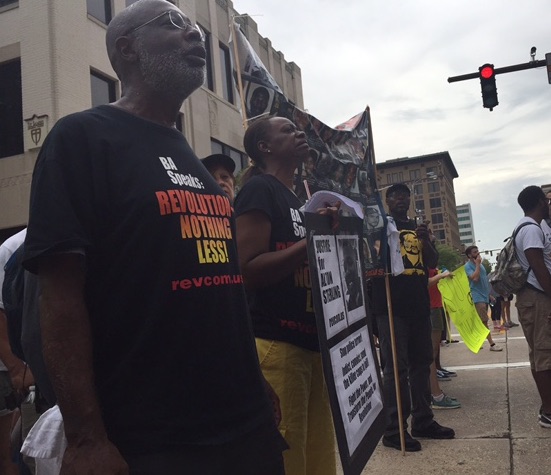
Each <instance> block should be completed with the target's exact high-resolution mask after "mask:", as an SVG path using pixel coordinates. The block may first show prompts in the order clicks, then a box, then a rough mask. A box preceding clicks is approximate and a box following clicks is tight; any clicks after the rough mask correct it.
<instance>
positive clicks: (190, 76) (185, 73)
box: [138, 47, 205, 99]
mask: <svg viewBox="0 0 551 475" xmlns="http://www.w3.org/2000/svg"><path fill="white" fill-rule="evenodd" d="M138 55H139V62H140V71H141V73H142V77H143V80H144V82H145V84H147V85H148V86H149V87H150V88H151V89H153V90H154V91H156V92H161V93H164V94H167V95H170V96H177V97H180V98H182V99H185V98H186V97H188V96H189V95H191V93H192V92H193V91H195V90H196V89H197V88H199V87H200V86H201V85H202V84H203V83H204V81H205V68H204V67H203V68H201V67H198V66H190V65H188V64H187V63H186V61H185V59H183V56H182V52H181V51H167V52H166V53H162V54H156V55H150V54H149V53H148V52H147V51H146V50H145V48H141V47H140V48H139V50H138Z"/></svg>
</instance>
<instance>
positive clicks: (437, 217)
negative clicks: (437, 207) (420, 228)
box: [430, 213, 444, 224]
mask: <svg viewBox="0 0 551 475" xmlns="http://www.w3.org/2000/svg"><path fill="white" fill-rule="evenodd" d="M430 219H431V222H432V223H433V224H440V223H443V222H444V215H443V214H442V213H434V214H431V216H430Z"/></svg>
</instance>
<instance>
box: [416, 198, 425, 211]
mask: <svg viewBox="0 0 551 475" xmlns="http://www.w3.org/2000/svg"><path fill="white" fill-rule="evenodd" d="M415 209H418V210H421V211H423V210H424V209H425V202H424V201H423V200H418V201H416V202H415Z"/></svg>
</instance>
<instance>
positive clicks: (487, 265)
mask: <svg viewBox="0 0 551 475" xmlns="http://www.w3.org/2000/svg"><path fill="white" fill-rule="evenodd" d="M482 265H483V266H484V269H486V274H489V273H490V272H492V264H490V261H489V260H488V259H482Z"/></svg>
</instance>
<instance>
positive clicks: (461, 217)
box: [457, 216, 471, 221]
mask: <svg viewBox="0 0 551 475" xmlns="http://www.w3.org/2000/svg"><path fill="white" fill-rule="evenodd" d="M470 220H471V218H469V217H468V216H459V217H458V218H457V221H470Z"/></svg>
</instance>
